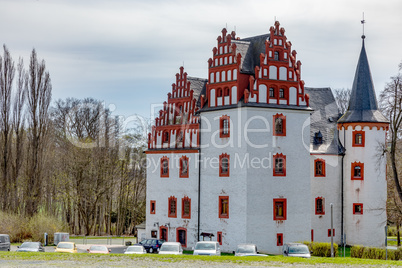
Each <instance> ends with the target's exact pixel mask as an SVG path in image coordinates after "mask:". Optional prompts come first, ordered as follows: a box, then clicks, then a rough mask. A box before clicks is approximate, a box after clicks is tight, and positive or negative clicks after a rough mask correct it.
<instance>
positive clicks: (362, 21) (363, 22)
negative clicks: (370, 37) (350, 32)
mask: <svg viewBox="0 0 402 268" xmlns="http://www.w3.org/2000/svg"><path fill="white" fill-rule="evenodd" d="M361 23H362V25H363V35H362V39H364V38H366V36H365V35H364V24H365V23H366V21H365V20H364V12H363V19H362V20H361Z"/></svg>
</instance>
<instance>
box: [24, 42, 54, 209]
mask: <svg viewBox="0 0 402 268" xmlns="http://www.w3.org/2000/svg"><path fill="white" fill-rule="evenodd" d="M51 97H52V84H51V81H50V75H49V72H47V71H46V65H45V61H44V60H42V61H41V62H39V61H38V58H37V55H36V51H35V49H34V50H32V54H31V60H30V64H29V80H28V90H27V100H28V107H27V110H28V113H29V116H28V124H29V133H28V158H27V168H26V170H27V172H26V176H27V184H26V191H25V199H26V207H25V212H26V214H27V215H28V216H33V215H34V214H35V213H36V212H37V210H38V207H39V204H40V199H41V189H42V182H43V180H44V179H43V164H44V161H45V153H46V151H45V148H46V138H47V134H48V133H47V132H48V128H49V114H48V113H49V112H48V110H49V105H50V101H51Z"/></svg>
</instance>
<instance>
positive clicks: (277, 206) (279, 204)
mask: <svg viewBox="0 0 402 268" xmlns="http://www.w3.org/2000/svg"><path fill="white" fill-rule="evenodd" d="M286 210H287V208H286V199H284V198H278V199H274V220H276V221H283V220H286V216H287V215H286V213H287V211H286Z"/></svg>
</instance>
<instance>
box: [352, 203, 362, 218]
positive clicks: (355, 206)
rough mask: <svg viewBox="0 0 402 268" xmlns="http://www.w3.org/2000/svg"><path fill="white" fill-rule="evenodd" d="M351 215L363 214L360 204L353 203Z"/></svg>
mask: <svg viewBox="0 0 402 268" xmlns="http://www.w3.org/2000/svg"><path fill="white" fill-rule="evenodd" d="M353 214H359V215H362V214H363V204H362V203H353Z"/></svg>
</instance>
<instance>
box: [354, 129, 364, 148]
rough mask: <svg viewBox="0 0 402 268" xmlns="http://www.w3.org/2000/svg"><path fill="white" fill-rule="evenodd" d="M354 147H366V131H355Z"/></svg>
mask: <svg viewBox="0 0 402 268" xmlns="http://www.w3.org/2000/svg"><path fill="white" fill-rule="evenodd" d="M352 146H353V147H364V131H353V141H352Z"/></svg>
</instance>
